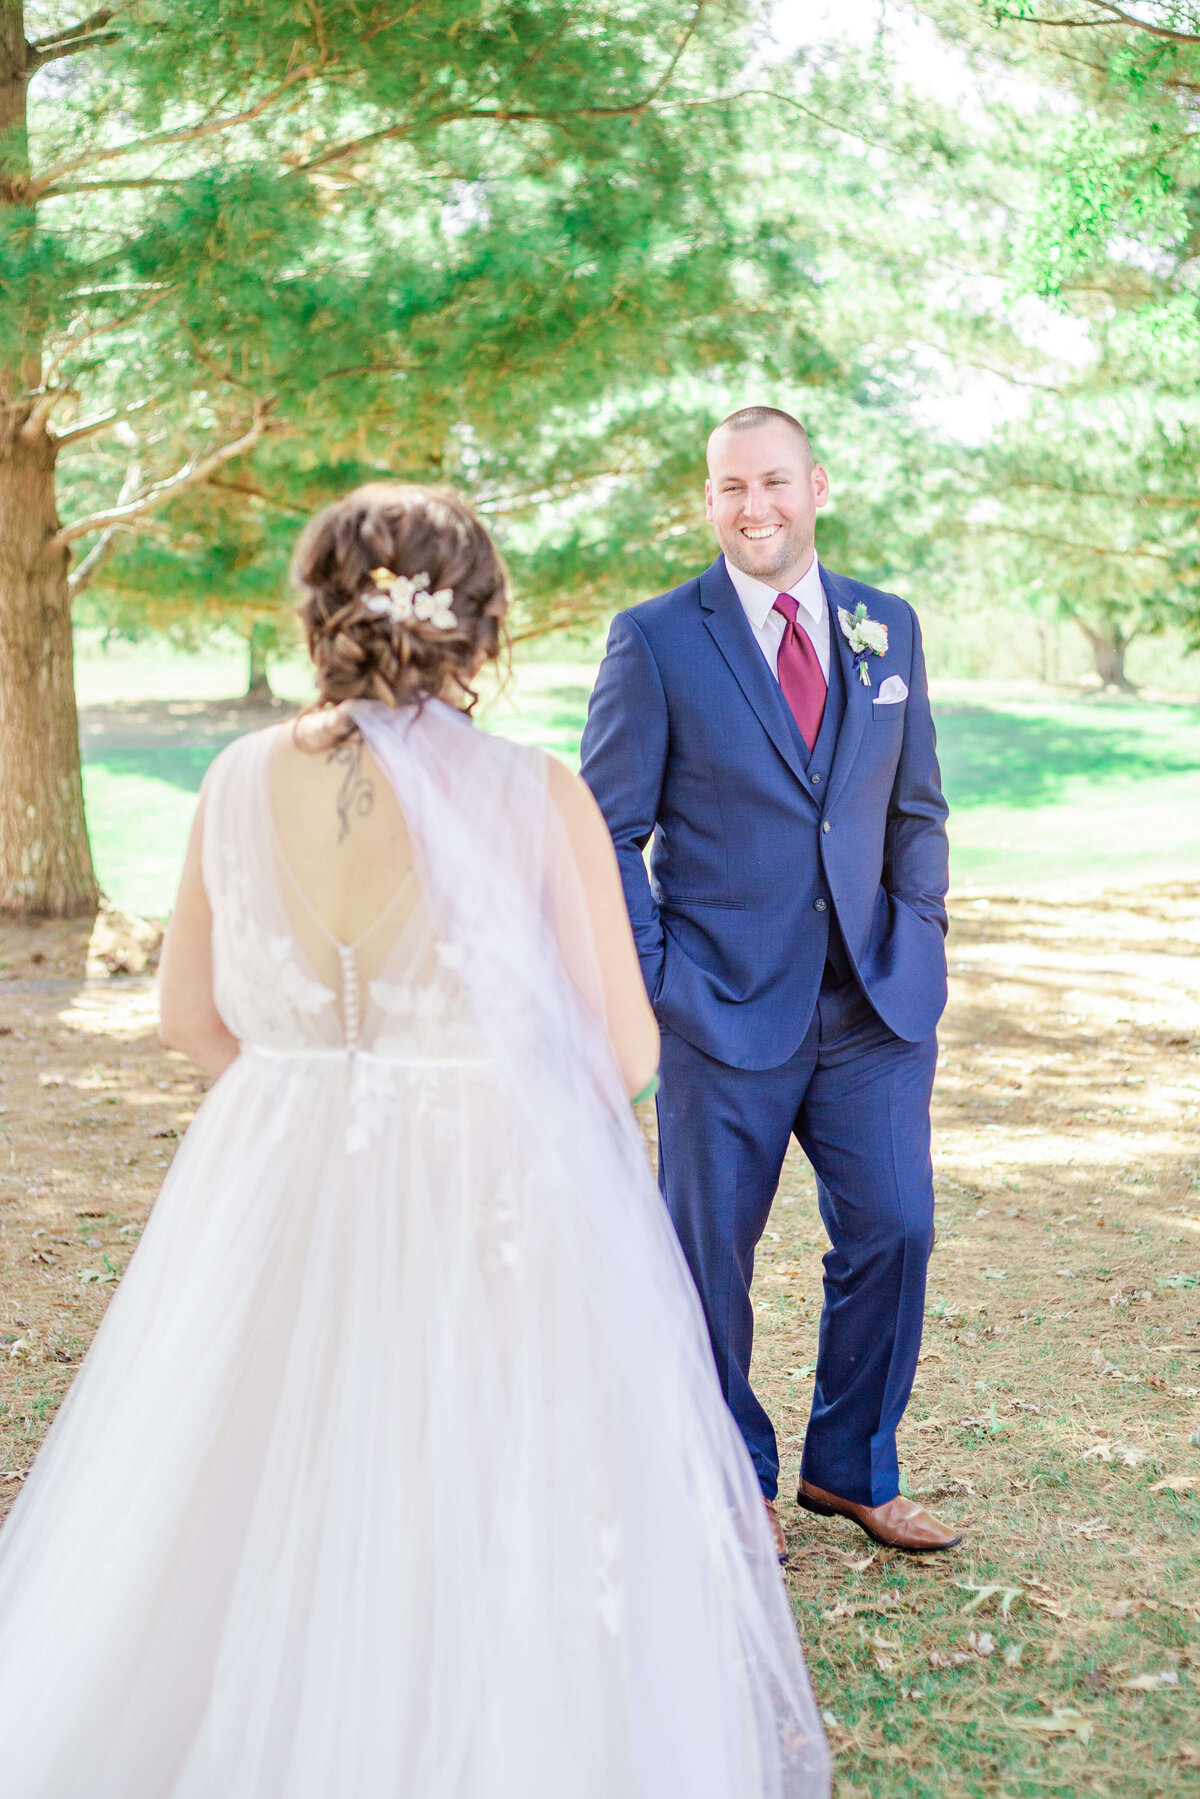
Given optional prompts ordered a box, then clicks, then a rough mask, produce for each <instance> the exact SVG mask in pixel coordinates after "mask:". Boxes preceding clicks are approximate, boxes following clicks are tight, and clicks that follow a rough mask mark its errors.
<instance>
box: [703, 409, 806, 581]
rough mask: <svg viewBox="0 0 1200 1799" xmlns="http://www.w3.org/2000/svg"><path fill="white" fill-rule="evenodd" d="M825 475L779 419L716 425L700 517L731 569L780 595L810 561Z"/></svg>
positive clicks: (796, 435) (803, 440)
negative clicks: (704, 518) (747, 426)
mask: <svg viewBox="0 0 1200 1799" xmlns="http://www.w3.org/2000/svg"><path fill="white" fill-rule="evenodd" d="M828 498H829V477H828V476H827V475H826V473H825V470H824V469H823V468H821V467H820V465H819V464H815V463H814V462H813V459H812V451H811V450H810V449H809V447H808V442H807V439H806V438H804V437H802V436H801V435H800V433H799V432H798V431H795V430H793V429H792V427H791V426H790V425H786V424H784V423H783V422H782V421H781V420H774V419H773V420H771V421H770V423H768V424H764V425H755V426H752V427H751V428H750V429H748V430H737V429H735V428H734V427H732V426H729V425H722V426H721V427H720V428H719V429H718V430H717V431H715V432H714V433H713V435H712V437H711V439H710V440H709V445H708V480H707V481H706V483H705V486H704V503H705V512H706V514H707V516H708V519H709V521H710V522H711V524H712V527H713V530H714V531H715V532H716V534H717V542H718V543H719V544H720V546H721V548H722V550H723V551H724V552H725V555H726V557H727V558H728V559H729V561H730V562H732V563H733V565H734V567H735V568H739V569H741V570H742V572H743V573H744V574H747V575H753V576H754V577H755V579H756V580H759V581H766V582H767V583H768V584H769V585H770V586H773V587H777V588H778V589H779V591H780V592H781V593H786V592H787V590H788V588H790V587H794V586H795V584H796V582H797V581H798V580H799V579H800V577H801V575H803V574H804V573H805V571H806V570H807V568H808V565H809V563H810V562H811V561H812V558H813V546H814V542H815V533H816V521H817V509H818V507H821V506H824V504H825V502H826V500H827V499H828Z"/></svg>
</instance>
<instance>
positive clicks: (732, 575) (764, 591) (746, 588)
mask: <svg viewBox="0 0 1200 1799" xmlns="http://www.w3.org/2000/svg"><path fill="white" fill-rule="evenodd" d="M725 567H726V569H727V571H728V574H729V579H730V580H731V581H732V582H733V585H734V589H735V591H736V593H737V597H738V599H739V600H740V601H741V602H742V611H743V612H744V613H745V614H746V617H747V618H748V619H749V621H750V629H751V630H752V631H753V633H754V640H755V642H756V643H757V645H758V647H759V649H760V650H761V651H762V653H763V655H764V656H765V657H766V659H767V667H768V668H769V669H770V671H771V673H772V674H773V675H774V676H775V679H776V680H778V679H779V673H778V669H777V667H776V664H777V662H778V660H779V646H780V644H781V643H782V642H783V634H784V632H785V631H786V630H787V620H786V619H785V618H784V616H783V614H782V612H776V611H775V610H774V606H775V601H776V599H777V598H778V597H779V594H780V593H781V592H782V591H787V592H788V593H790V594H791V596H792V598H793V599H794V600H795V602H796V623H797V624H798V625H799V626H800V627H801V628H802V629H803V630H804V631H806V632H807V633H808V637H809V641H810V643H811V644H812V647H813V649H814V650H815V651H816V652H817V661H818V662H819V663H820V664H821V673H822V674H823V675H824V677H825V679H826V681H828V680H829V603H828V601H827V600H826V598H825V589H824V588H823V587H822V585H821V569H820V565H819V564H818V562H817V559H816V557H815V556H814V557H813V559H812V561H811V562H810V563H809V565H808V568H807V569H806V571H805V573H804V574H802V575H801V577H800V579H799V580H798V581H797V582H796V585H795V586H794V587H790V588H788V589H786V590H784V589H781V588H778V587H772V586H771V585H770V584H769V582H766V581H759V580H757V579H756V578H755V577H754V576H753V575H745V574H743V573H742V571H741V569H740V568H734V566H733V564H732V562H730V560H729V558H728V557H726V558H725Z"/></svg>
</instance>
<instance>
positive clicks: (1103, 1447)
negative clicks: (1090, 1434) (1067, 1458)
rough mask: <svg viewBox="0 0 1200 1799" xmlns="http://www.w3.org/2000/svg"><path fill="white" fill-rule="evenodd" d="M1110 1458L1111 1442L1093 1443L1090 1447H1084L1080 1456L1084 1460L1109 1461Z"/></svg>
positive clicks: (1111, 1454)
mask: <svg viewBox="0 0 1200 1799" xmlns="http://www.w3.org/2000/svg"><path fill="white" fill-rule="evenodd" d="M1112 1459H1113V1452H1112V1444H1111V1443H1093V1444H1092V1447H1091V1448H1090V1449H1085V1450H1084V1452H1083V1454H1082V1456H1081V1457H1080V1460H1081V1461H1084V1462H1111V1461H1112Z"/></svg>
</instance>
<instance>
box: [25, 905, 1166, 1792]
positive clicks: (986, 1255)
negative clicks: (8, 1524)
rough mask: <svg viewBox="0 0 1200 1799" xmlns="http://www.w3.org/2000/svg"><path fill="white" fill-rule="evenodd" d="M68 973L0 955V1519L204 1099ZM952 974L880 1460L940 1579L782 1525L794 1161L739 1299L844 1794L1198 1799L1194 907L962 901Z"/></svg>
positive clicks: (137, 995)
mask: <svg viewBox="0 0 1200 1799" xmlns="http://www.w3.org/2000/svg"><path fill="white" fill-rule="evenodd" d="M85 950H86V932H85V931H83V930H81V928H80V927H77V926H71V925H63V924H53V923H47V924H43V925H40V926H32V927H29V926H21V927H18V926H9V927H7V928H6V927H3V926H0V1358H2V1360H0V1510H3V1509H5V1508H6V1507H7V1505H8V1503H10V1501H11V1497H12V1496H13V1495H14V1494H15V1492H16V1491H17V1488H18V1484H19V1482H20V1480H21V1479H22V1478H23V1476H24V1473H25V1471H26V1470H27V1469H28V1467H29V1464H30V1462H31V1461H32V1459H33V1455H34V1453H35V1451H36V1448H37V1445H38V1442H39V1440H40V1438H41V1436H42V1434H43V1432H44V1431H45V1428H46V1426H47V1424H48V1422H49V1420H50V1418H51V1417H52V1416H53V1413H54V1410H55V1408H56V1406H57V1405H58V1403H59V1401H60V1400H61V1398H62V1395H63V1393H64V1392H65V1390H66V1388H67V1385H68V1383H69V1381H70V1378H71V1374H72V1370H73V1369H74V1368H75V1367H76V1366H77V1365H78V1362H79V1360H80V1358H81V1357H82V1355H83V1354H84V1352H85V1350H86V1348H87V1344H88V1342H89V1341H90V1338H91V1335H92V1333H93V1331H94V1330H95V1328H96V1325H97V1323H98V1321H99V1319H100V1317H101V1315H102V1313H103V1310H104V1307H105V1304H106V1302H107V1300H108V1298H109V1297H110V1295H111V1293H112V1291H113V1289H114V1287H115V1285H116V1283H117V1281H118V1280H119V1278H120V1275H121V1272H122V1270H123V1269H124V1267H125V1264H126V1262H127V1261H128V1258H129V1256H130V1254H131V1252H132V1250H133V1248H134V1246H135V1244H136V1241H137V1237H138V1235H139V1232H140V1230H141V1227H142V1224H143V1222H144V1220H145V1217H146V1214H147V1212H148V1210H149V1207H150V1205H151V1203H152V1202H153V1199H154V1195H155V1192H156V1190H157V1188H158V1185H159V1182H160V1180H161V1177H162V1174H163V1170H164V1169H165V1168H166V1166H167V1165H168V1164H169V1161H170V1158H171V1155H172V1153H173V1151H174V1146H175V1143H176V1141H177V1139H178V1137H179V1135H180V1134H181V1133H182V1131H183V1130H184V1129H185V1128H186V1126H187V1123H188V1121H189V1119H190V1118H191V1117H192V1115H193V1113H194V1111H195V1108H196V1106H197V1104H198V1102H199V1100H200V1098H201V1096H202V1094H203V1091H204V1086H205V1083H204V1082H203V1081H201V1080H199V1079H197V1078H196V1076H195V1075H194V1073H193V1071H192V1070H191V1068H190V1067H189V1066H188V1064H187V1063H185V1062H184V1061H183V1059H182V1058H181V1057H179V1056H177V1055H173V1054H168V1053H167V1052H166V1051H164V1050H163V1049H161V1048H160V1047H159V1045H158V1044H157V1042H156V1039H155V1036H154V1023H153V1021H154V995H153V987H152V982H151V980H150V978H149V977H145V976H124V977H121V976H118V977H112V978H93V979H91V980H85V979H84V978H83V969H84V960H85ZM950 959H951V987H952V997H951V1004H950V1009H949V1012H948V1014H947V1018H946V1021H945V1024H944V1027H943V1031H942V1059H941V1065H940V1068H939V1076H938V1084H937V1089H936V1095H935V1111H934V1125H935V1164H936V1172H937V1187H938V1244H937V1248H936V1251H935V1254H934V1257H933V1262H932V1265H931V1270H930V1283H929V1301H928V1308H927V1325H926V1336H925V1349H924V1353H923V1356H922V1361H921V1367H920V1371H919V1375H918V1381H917V1386H916V1390H915V1393H914V1397H913V1402H912V1405H911V1407H910V1410H909V1413H908V1416H907V1419H906V1421H905V1424H904V1427H903V1433H902V1439H901V1461H902V1465H903V1469H904V1479H905V1485H906V1488H907V1489H908V1490H910V1491H912V1492H913V1493H916V1494H919V1495H920V1496H922V1497H923V1498H924V1499H926V1501H927V1503H929V1504H930V1505H931V1506H933V1507H934V1508H935V1509H936V1510H937V1511H938V1512H939V1513H940V1514H942V1515H944V1516H945V1517H946V1518H948V1519H951V1520H953V1521H955V1522H956V1523H958V1524H960V1525H962V1526H963V1528H964V1530H965V1533H966V1534H965V1540H964V1543H963V1546H962V1548H961V1549H959V1550H958V1551H956V1552H955V1553H954V1554H953V1555H952V1556H949V1557H940V1558H935V1559H933V1560H929V1561H917V1560H915V1559H913V1558H903V1557H899V1556H896V1555H894V1554H892V1553H890V1552H883V1553H880V1554H873V1553H872V1551H871V1546H870V1544H869V1543H868V1542H867V1541H866V1539H865V1538H864V1537H862V1536H861V1535H860V1534H858V1533H857V1532H856V1531H855V1529H854V1527H853V1526H851V1525H849V1524H846V1523H844V1522H841V1521H832V1522H825V1521H819V1520H816V1519H813V1518H810V1517H809V1516H808V1515H807V1514H805V1513H802V1512H800V1511H799V1510H798V1509H797V1508H796V1507H795V1505H794V1503H792V1501H793V1496H794V1486H795V1474H796V1469H797V1466H798V1461H799V1447H800V1442H801V1439H802V1435H803V1429H804V1422H805V1418H806V1416H807V1412H808V1404H809V1398H810V1394H811V1375H812V1366H813V1362H814V1360H815V1352H816V1341H817V1321H818V1316H819V1310H820V1257H821V1254H822V1252H823V1249H824V1248H825V1239H824V1234H823V1231H822V1229H821V1225H820V1221H819V1218H818V1216H817V1212H816V1205H815V1197H814V1192H813V1186H812V1180H811V1176H810V1175H809V1173H808V1170H807V1167H806V1165H805V1164H804V1162H803V1160H802V1158H801V1157H800V1156H799V1154H798V1153H796V1154H794V1155H793V1157H792V1158H791V1159H790V1160H789V1163H788V1166H787V1168H786V1169H785V1173H784V1179H783V1182H782V1184H781V1187H780V1196H779V1199H778V1200H777V1202H776V1206H775V1210H774V1213H773V1215H772V1219H771V1224H770V1229H769V1231H768V1236H767V1239H766V1241H765V1242H764V1245H763V1250H764V1251H765V1254H762V1255H760V1261H759V1269H758V1276H757V1280H756V1289H755V1296H756V1312H757V1330H758V1338H757V1342H758V1350H757V1359H756V1380H757V1384H758V1386H759V1389H760V1391H761V1392H762V1393H763V1395H764V1397H765V1398H766V1400H767V1403H768V1406H769V1407H770V1409H771V1411H772V1414H773V1416H774V1418H775V1420H776V1423H777V1426H778V1429H779V1435H780V1440H781V1444H782V1446H783V1453H784V1469H785V1472H784V1480H783V1486H782V1497H783V1501H784V1503H783V1506H782V1511H783V1515H784V1518H785V1522H786V1525H787V1528H788V1534H789V1542H790V1547H791V1551H792V1558H791V1565H790V1568H789V1581H790V1582H791V1585H792V1588H793V1595H794V1600H795V1604H796V1611H797V1617H798V1620H799V1624H800V1628H801V1632H802V1634H803V1638H804V1641H805V1645H806V1649H807V1652H808V1655H809V1660H810V1667H811V1670H812V1674H813V1680H814V1685H815V1686H816V1689H817V1692H818V1697H819V1699H820V1702H821V1704H822V1706H823V1708H824V1710H825V1713H826V1723H827V1727H828V1729H829V1733H830V1738H831V1741H832V1742H833V1744H834V1747H835V1749H836V1751H837V1753H838V1768H839V1784H838V1792H839V1794H840V1795H843V1796H845V1799H886V1796H888V1795H892V1794H914V1795H926V1794H929V1795H941V1794H946V1795H958V1794H963V1795H973V1794H976V1793H978V1794H992V1793H997V1794H1004V1795H1013V1796H1015V1795H1019V1794H1031V1795H1032V1794H1035V1793H1036V1794H1044V1793H1046V1792H1053V1793H1061V1794H1063V1795H1068V1794H1075V1793H1096V1794H1099V1795H1110V1794H1111V1795H1113V1796H1114V1799H1115V1796H1116V1795H1118V1794H1120V1795H1129V1794H1136V1795H1142V1794H1144V1795H1147V1796H1149V1795H1158V1794H1160V1793H1165V1792H1170V1793H1173V1792H1180V1793H1184V1792H1187V1791H1191V1790H1200V1718H1198V1713H1200V1692H1198V1691H1197V1688H1198V1685H1200V1650H1198V1649H1197V1648H1196V1647H1195V1640H1196V1626H1197V1623H1198V1622H1200V1559H1198V1556H1197V1544H1198V1542H1200V1139H1198V1136H1197V1124H1198V1122H1200V885H1197V886H1186V887H1185V886H1178V885H1176V886H1171V887H1165V888H1161V887H1160V888H1154V889H1150V888H1142V889H1138V890H1130V891H1129V892H1128V893H1125V894H1109V895H1107V896H1105V897H1104V898H1102V899H1098V900H1091V901H1088V902H1086V903H1084V902H1078V903H1061V904H1052V903H1050V902H1035V901H1029V900H1018V899H1006V898H1003V897H991V898H988V899H983V898H976V899H974V900H966V901H963V902H962V903H961V904H960V905H959V906H958V907H957V909H956V911H955V913H954V921H953V933H952V937H951V958H950ZM1193 1783H1195V1784H1193Z"/></svg>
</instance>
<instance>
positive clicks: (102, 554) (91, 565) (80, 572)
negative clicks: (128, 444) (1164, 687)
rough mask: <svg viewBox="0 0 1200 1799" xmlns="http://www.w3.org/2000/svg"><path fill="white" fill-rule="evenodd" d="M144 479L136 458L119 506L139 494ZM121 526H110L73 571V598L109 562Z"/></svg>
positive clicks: (70, 585)
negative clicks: (140, 484)
mask: <svg viewBox="0 0 1200 1799" xmlns="http://www.w3.org/2000/svg"><path fill="white" fill-rule="evenodd" d="M141 478H142V465H141V463H140V462H139V461H138V459H137V457H136V456H135V457H134V459H133V461H132V462H131V463H130V464H129V467H128V468H127V469H126V471H125V479H124V481H122V483H121V491H120V493H119V494H118V495H117V504H118V505H122V504H123V503H124V502H125V501H126V500H129V499H131V498H132V497H133V495H134V494H135V493H136V492H137V489H138V483H139V482H140V481H141ZM120 530H121V527H120V525H109V526H108V527H107V529H106V530H104V531H102V532H101V533H100V535H99V537H98V538H97V539H96V541H95V543H94V544H93V545H92V547H91V549H90V550H89V551H88V553H87V555H86V556H85V557H84V559H83V561H82V562H81V563H80V564H79V567H78V568H76V569H73V570H72V571H71V573H70V575H68V577H67V591H68V592H69V594H70V596H71V598H72V599H73V600H74V599H77V598H78V596H79V595H80V594H81V593H82V592H83V590H84V588H85V587H88V586H90V585H91V582H92V578H93V576H94V575H95V573H96V570H97V569H98V568H99V567H100V564H101V563H102V562H105V561H107V559H108V557H109V556H110V555H111V554H112V552H113V548H114V546H115V545H116V541H117V537H118V535H119V533H120Z"/></svg>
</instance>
